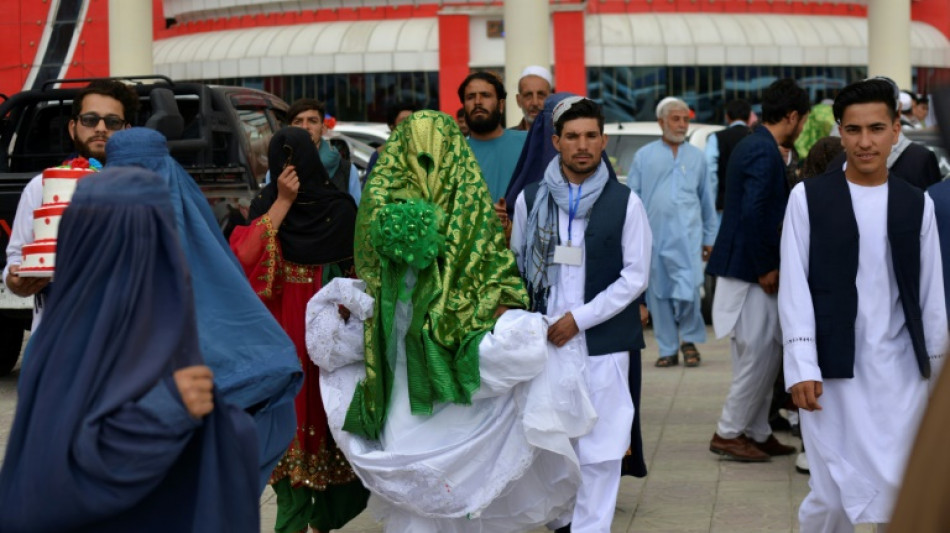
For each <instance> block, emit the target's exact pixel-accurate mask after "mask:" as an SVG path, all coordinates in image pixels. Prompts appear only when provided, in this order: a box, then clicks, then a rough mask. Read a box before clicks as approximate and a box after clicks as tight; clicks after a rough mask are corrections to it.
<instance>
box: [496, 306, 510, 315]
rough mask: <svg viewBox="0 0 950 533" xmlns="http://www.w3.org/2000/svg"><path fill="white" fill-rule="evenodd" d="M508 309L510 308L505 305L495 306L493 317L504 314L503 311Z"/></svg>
mask: <svg viewBox="0 0 950 533" xmlns="http://www.w3.org/2000/svg"><path fill="white" fill-rule="evenodd" d="M508 309H510V308H509V307H508V306H507V305H499V306H498V307H496V308H495V318H498V317H500V316H501V315H503V314H505V311H507V310H508Z"/></svg>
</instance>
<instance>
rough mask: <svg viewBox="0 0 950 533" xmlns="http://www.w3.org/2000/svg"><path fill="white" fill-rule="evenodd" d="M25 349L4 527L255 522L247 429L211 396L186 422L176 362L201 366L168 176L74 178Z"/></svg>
mask: <svg viewBox="0 0 950 533" xmlns="http://www.w3.org/2000/svg"><path fill="white" fill-rule="evenodd" d="M57 246H58V249H57V263H58V264H57V266H56V285H55V286H54V287H53V289H52V291H51V293H50V297H49V302H48V306H47V309H46V314H45V316H44V317H43V319H44V325H43V329H42V331H40V332H39V334H38V335H37V336H36V338H34V339H32V341H31V343H30V345H29V346H28V347H27V352H28V357H26V358H24V364H23V368H22V373H21V375H20V381H19V400H18V403H17V412H16V417H15V418H14V421H13V427H12V429H11V432H10V438H9V441H8V444H7V450H6V457H5V458H4V462H3V469H2V470H0V510H2V512H0V531H4V532H7V533H12V532H21V531H29V532H45V531H50V532H60V531H71V532H75V531H80V532H85V531H88V532H97V533H109V532H113V531H114V532H128V531H143V530H148V531H181V532H190V531H228V532H233V531H241V532H251V531H258V528H259V511H258V490H257V482H258V477H257V457H258V452H257V437H256V435H255V430H254V423H253V421H252V419H251V417H250V416H249V415H248V414H247V413H245V412H244V410H242V409H240V408H237V407H234V406H232V405H230V404H228V403H226V402H224V401H222V398H221V396H220V394H216V396H215V407H214V410H213V411H212V412H211V413H210V414H209V415H207V416H205V417H204V418H203V419H201V420H198V419H194V418H192V417H191V416H190V415H189V414H188V412H187V410H186V409H185V407H184V404H183V403H182V401H181V397H180V395H179V393H178V389H177V387H176V385H175V383H174V379H173V377H172V374H173V372H174V371H175V370H178V369H180V368H183V367H188V366H194V365H200V364H202V358H201V352H200V350H199V348H198V334H197V330H196V322H195V308H194V304H193V300H192V291H191V287H190V278H189V274H188V268H187V265H186V263H185V259H184V255H183V253H182V249H181V246H180V244H179V241H178V235H177V231H176V230H175V218H174V214H173V212H172V209H171V204H170V202H169V197H168V189H167V187H166V186H165V184H164V182H163V181H162V180H161V179H160V178H159V177H158V176H156V175H155V174H153V173H152V172H148V171H145V170H141V169H109V170H105V171H103V172H102V173H101V174H99V175H96V176H91V177H88V178H84V179H83V180H82V181H81V182H80V183H79V186H78V188H77V190H76V194H75V196H74V197H73V202H72V204H71V205H70V206H69V208H68V209H67V210H66V212H65V214H64V215H63V218H62V223H61V225H60V233H59V242H58V245H57Z"/></svg>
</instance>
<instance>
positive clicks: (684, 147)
mask: <svg viewBox="0 0 950 533" xmlns="http://www.w3.org/2000/svg"><path fill="white" fill-rule="evenodd" d="M627 184H628V185H629V186H630V188H631V189H633V192H635V193H636V194H637V195H638V196H639V197H640V199H641V200H642V201H643V205H644V207H645V208H646V211H647V218H649V220H650V228H651V229H652V230H653V260H652V262H651V267H650V285H649V288H648V291H650V292H651V293H653V294H654V295H655V296H656V297H658V298H666V299H675V300H687V301H692V300H693V299H695V298H696V295H697V289H698V288H699V286H700V285H701V284H702V282H703V262H702V246H712V244H713V242H714V241H715V239H716V232H717V231H718V230H719V221H718V217H717V216H716V209H715V203H714V202H715V196H714V195H715V192H714V191H713V188H712V186H711V185H710V182H709V176H708V173H707V172H706V162H705V159H704V155H703V152H702V151H701V150H699V149H698V148H696V147H694V146H693V145H691V144H688V143H683V144H680V145H679V148H678V150H677V153H676V157H675V158H674V157H673V150H672V149H671V148H670V146H669V145H667V144H666V143H664V142H663V141H662V140H657V141H654V142H652V143H650V144H648V145H646V146H644V147H643V148H641V149H640V150H638V151H637V153H636V155H635V156H634V158H633V165H632V166H631V168H630V174H629V177H628V180H627Z"/></svg>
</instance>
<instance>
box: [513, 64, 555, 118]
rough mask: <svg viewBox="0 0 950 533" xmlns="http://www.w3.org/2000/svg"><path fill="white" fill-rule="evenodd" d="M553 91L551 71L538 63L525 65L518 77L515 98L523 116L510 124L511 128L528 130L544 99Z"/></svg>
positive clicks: (541, 107)
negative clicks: (513, 124)
mask: <svg viewBox="0 0 950 533" xmlns="http://www.w3.org/2000/svg"><path fill="white" fill-rule="evenodd" d="M552 92H554V89H553V84H552V79H551V72H550V71H549V70H548V69H546V68H544V67H539V66H538V65H531V66H529V67H526V68H525V69H524V71H522V72H521V78H519V79H518V94H517V95H515V99H516V100H517V101H518V107H519V108H521V112H522V113H524V118H522V119H521V122H519V123H518V124H517V125H515V126H512V127H511V129H513V130H521V131H528V130H529V129H531V125H532V124H534V119H535V118H537V117H538V114H540V113H541V109H543V108H544V101H545V100H547V98H548V96H550V95H551V93H552Z"/></svg>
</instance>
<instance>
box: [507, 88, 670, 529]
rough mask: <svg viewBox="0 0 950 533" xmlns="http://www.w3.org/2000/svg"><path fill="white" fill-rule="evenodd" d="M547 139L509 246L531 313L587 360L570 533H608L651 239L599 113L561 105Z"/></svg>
mask: <svg viewBox="0 0 950 533" xmlns="http://www.w3.org/2000/svg"><path fill="white" fill-rule="evenodd" d="M553 118H554V126H555V134H554V135H553V137H552V139H553V142H554V145H555V148H557V150H558V152H559V154H560V155H559V156H558V157H557V158H555V159H553V160H552V161H551V163H550V164H549V165H548V167H547V169H546V171H545V174H544V177H543V178H542V180H541V182H539V183H537V184H533V185H531V186H528V187H527V188H525V190H524V191H523V192H522V193H521V194H520V195H518V199H517V201H516V203H515V211H514V225H513V230H512V234H511V246H512V249H513V250H514V252H515V257H516V259H517V260H518V267H519V269H520V270H521V273H522V276H523V277H524V278H525V280H526V282H527V286H528V292H529V294H530V296H531V298H532V309H533V310H540V311H542V312H544V313H545V314H546V315H547V316H549V317H551V318H552V319H554V320H557V321H556V322H555V323H554V324H553V325H552V326H551V327H550V329H549V330H548V340H549V341H550V342H551V343H553V344H554V345H556V346H559V347H571V345H573V346H574V348H575V349H578V350H580V351H581V352H582V353H586V354H587V355H589V356H590V357H588V362H589V373H588V376H587V380H588V386H589V389H590V397H591V401H592V403H593V404H594V408H595V410H596V411H597V416H598V421H597V424H596V425H595V426H594V429H593V430H592V431H591V432H590V433H588V434H587V435H584V436H583V437H581V438H579V439H578V440H577V442H576V444H575V448H576V450H577V454H578V459H579V460H580V464H581V477H582V480H581V486H580V489H579V490H578V494H577V503H576V504H575V508H574V512H573V515H570V516H565V517H562V519H560V520H559V521H557V522H555V523H552V524H550V525H549V526H553V527H560V526H564V525H565V524H566V523H568V522H570V523H571V526H570V527H571V531H572V532H574V533H584V532H598V533H606V532H608V531H610V525H611V522H612V520H613V515H614V506H615V504H616V501H617V491H618V490H619V486H620V466H621V460H622V459H623V456H624V454H625V453H626V451H627V447H628V446H629V444H630V424H631V422H632V421H633V416H634V409H633V401H632V400H631V397H630V391H629V388H628V384H627V372H628V367H629V364H630V357H629V352H630V350H634V349H637V348H638V346H634V341H633V339H635V338H636V337H637V336H636V335H633V332H634V331H635V330H636V328H638V327H640V322H639V309H638V306H636V305H632V304H633V301H634V299H636V298H637V296H639V295H640V294H641V293H642V292H643V290H644V289H645V288H646V284H647V276H648V273H649V271H650V249H651V244H652V235H651V232H650V226H649V222H648V220H647V216H646V212H645V211H644V209H643V204H642V203H641V202H640V199H639V198H638V197H637V195H636V194H634V193H632V192H631V191H630V190H629V189H628V188H626V187H624V186H622V185H620V184H619V183H618V182H616V181H615V180H612V179H610V178H609V177H608V172H607V168H606V165H605V163H603V161H601V153H602V152H603V150H604V146H605V145H606V141H607V137H606V135H604V133H603V128H604V117H603V114H602V112H601V110H600V107H599V106H598V105H597V104H595V103H594V102H592V101H591V100H588V99H586V98H580V97H569V98H565V99H564V100H562V101H561V103H559V104H558V106H557V107H555V109H554V113H553Z"/></svg>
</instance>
